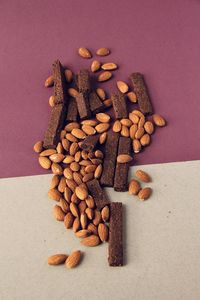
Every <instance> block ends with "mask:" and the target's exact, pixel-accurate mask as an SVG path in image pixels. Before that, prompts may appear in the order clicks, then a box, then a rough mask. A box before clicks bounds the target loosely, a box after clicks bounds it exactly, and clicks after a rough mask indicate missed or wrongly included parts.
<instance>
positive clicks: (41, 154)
mask: <svg viewBox="0 0 200 300" xmlns="http://www.w3.org/2000/svg"><path fill="white" fill-rule="evenodd" d="M56 153H57V152H56V150H55V149H47V150H44V151H42V152H40V156H42V157H43V156H50V155H52V154H56Z"/></svg>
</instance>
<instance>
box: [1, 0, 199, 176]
mask: <svg viewBox="0 0 200 300" xmlns="http://www.w3.org/2000/svg"><path fill="white" fill-rule="evenodd" d="M199 28H200V1H198V0H165V1H160V0H129V1H128V0H127V1H108V0H107V1H106V0H101V1H96V0H86V1H80V0H78V1H77V0H66V1H62V0H60V1H59V0H56V1H55V0H48V1H47V0H45V1H39V0H29V1H25V0H24V1H22V0H21V1H20V0H18V1H16V0H13V1H12V0H1V3H0V36H1V42H0V86H1V100H0V112H1V126H0V154H1V155H0V166H1V168H0V177H11V176H22V175H32V174H41V173H45V171H43V170H42V169H40V167H39V166H38V163H37V160H36V155H34V154H33V151H32V146H33V144H34V142H35V141H37V140H39V139H42V138H43V134H44V131H45V128H46V127H47V121H48V117H49V112H50V109H49V107H48V97H49V96H50V94H51V91H50V90H47V89H45V88H44V87H43V82H44V79H45V78H46V77H47V76H48V75H49V74H50V72H51V63H52V61H53V60H54V59H56V58H59V59H60V60H61V61H62V62H63V63H64V64H65V65H68V66H69V67H71V68H72V69H73V70H75V71H76V70H77V69H79V68H81V67H83V66H88V61H86V60H83V59H81V58H79V57H78V56H77V53H76V51H77V48H78V47H80V46H86V47H89V48H90V49H92V50H95V49H97V48H98V47H102V46H107V47H109V48H111V50H112V56H111V57H110V58H108V60H112V61H115V62H117V63H118V64H119V65H120V69H119V71H118V73H116V74H117V75H116V77H115V79H122V80H126V79H127V77H128V76H129V74H130V73H131V72H133V71H140V72H142V73H144V74H145V77H146V80H147V82H148V86H149V89H150V93H151V96H152V99H153V104H154V107H155V110H156V112H158V113H161V114H163V115H164V116H165V117H166V119H167V120H168V124H169V126H168V127H166V128H163V129H159V130H157V132H156V134H155V135H154V136H153V142H152V144H151V146H150V147H148V148H146V150H145V151H144V152H143V153H141V154H140V155H138V156H137V158H136V162H137V163H140V164H146V163H160V162H172V161H184V160H193V159H199V158H200V136H199V129H200V121H199V115H200V104H199V101H200V99H199V98H200V69H199V55H200V54H199V53H200V35H199ZM104 60H106V59H104ZM115 79H113V81H112V83H110V86H114V83H115V81H114V80H115Z"/></svg>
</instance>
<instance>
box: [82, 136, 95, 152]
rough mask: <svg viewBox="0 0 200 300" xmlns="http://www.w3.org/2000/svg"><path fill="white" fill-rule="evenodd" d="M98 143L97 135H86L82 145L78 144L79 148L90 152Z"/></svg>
mask: <svg viewBox="0 0 200 300" xmlns="http://www.w3.org/2000/svg"><path fill="white" fill-rule="evenodd" d="M98 141H99V134H95V135H88V136H87V137H86V138H85V139H84V141H83V142H82V143H80V148H81V149H82V150H86V151H92V150H94V149H95V147H96V145H97V143H98Z"/></svg>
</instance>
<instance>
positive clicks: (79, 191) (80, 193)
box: [75, 185, 88, 200]
mask: <svg viewBox="0 0 200 300" xmlns="http://www.w3.org/2000/svg"><path fill="white" fill-rule="evenodd" d="M75 193H76V196H77V197H78V198H79V199H80V200H85V199H86V198H87V197H88V191H87V190H86V189H85V188H83V187H82V186H81V185H79V186H77V187H76V189H75Z"/></svg>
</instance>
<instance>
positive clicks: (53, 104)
mask: <svg viewBox="0 0 200 300" xmlns="http://www.w3.org/2000/svg"><path fill="white" fill-rule="evenodd" d="M49 105H50V106H51V107H54V106H55V105H56V97H55V96H54V95H52V96H50V97H49Z"/></svg>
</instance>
